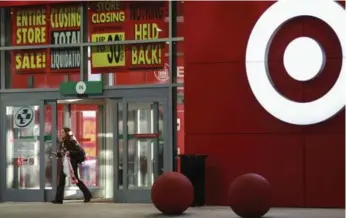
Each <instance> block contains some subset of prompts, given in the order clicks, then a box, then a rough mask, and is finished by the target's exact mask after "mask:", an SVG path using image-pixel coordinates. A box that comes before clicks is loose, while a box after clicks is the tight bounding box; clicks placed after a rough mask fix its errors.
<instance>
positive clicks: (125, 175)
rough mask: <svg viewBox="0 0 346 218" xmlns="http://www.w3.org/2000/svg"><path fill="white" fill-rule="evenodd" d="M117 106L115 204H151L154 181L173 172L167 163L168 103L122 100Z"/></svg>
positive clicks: (164, 101) (162, 99)
mask: <svg viewBox="0 0 346 218" xmlns="http://www.w3.org/2000/svg"><path fill="white" fill-rule="evenodd" d="M116 105H117V114H118V116H117V121H116V122H117V123H118V125H117V126H118V128H116V135H117V137H115V143H114V144H115V153H116V154H117V155H116V157H117V158H115V160H116V163H115V169H116V172H115V177H116V178H114V181H115V183H116V185H115V187H116V190H115V193H114V199H115V202H131V203H132V202H133V203H149V202H150V201H151V200H150V192H151V186H152V184H153V182H154V181H155V178H157V177H158V176H159V175H161V174H162V173H163V172H164V171H165V170H172V169H168V168H169V164H165V163H164V160H165V155H169V153H167V152H164V150H165V149H167V148H166V147H165V145H166V141H165V136H166V128H165V125H166V123H167V113H166V111H167V102H166V99H164V98H156V99H154V98H153V99H122V100H119V101H117V103H116ZM170 154H171V153H170ZM166 159H167V160H169V159H170V158H166Z"/></svg>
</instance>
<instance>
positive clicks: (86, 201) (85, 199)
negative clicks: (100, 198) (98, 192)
mask: <svg viewBox="0 0 346 218" xmlns="http://www.w3.org/2000/svg"><path fill="white" fill-rule="evenodd" d="M92 198H93V196H92V195H91V194H90V195H89V196H88V197H86V198H84V203H88V202H90V200H91V199H92Z"/></svg>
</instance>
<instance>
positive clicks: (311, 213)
mask: <svg viewBox="0 0 346 218" xmlns="http://www.w3.org/2000/svg"><path fill="white" fill-rule="evenodd" d="M23 217H24V218H68V217H71V218H78V217H80V218H117V217H119V218H127V217H128V218H139V217H144V218H151V217H153V218H154V217H155V218H156V217H157V218H159V217H165V216H163V215H161V214H160V213H158V211H157V210H156V209H155V208H154V206H152V205H150V204H114V203H90V204H84V203H66V204H63V205H53V204H50V203H3V204H0V218H23ZM183 217H191V218H192V217H193V218H194V217H196V218H203V217H205V218H213V217H218V218H223V217H224V218H235V217H237V216H236V215H235V214H234V213H233V212H232V211H231V209H229V208H228V207H201V208H190V209H189V210H188V211H187V212H186V214H185V215H183ZM266 217H270V218H276V217H278V218H344V217H345V210H343V209H279V208H275V209H272V210H271V211H270V212H269V213H268V214H267V216H266Z"/></svg>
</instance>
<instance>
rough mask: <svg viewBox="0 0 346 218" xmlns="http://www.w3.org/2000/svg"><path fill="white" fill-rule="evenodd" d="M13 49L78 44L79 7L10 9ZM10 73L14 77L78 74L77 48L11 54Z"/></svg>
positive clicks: (45, 6) (52, 6) (54, 6)
mask: <svg viewBox="0 0 346 218" xmlns="http://www.w3.org/2000/svg"><path fill="white" fill-rule="evenodd" d="M11 16H12V17H11V20H12V36H13V37H12V45H13V46H16V45H17V46H20V45H22V46H24V45H47V44H54V45H60V44H75V43H80V25H81V13H80V6H79V4H63V5H60V4H59V5H57V4H53V5H42V6H35V7H33V6H32V7H25V8H23V7H16V8H13V9H12V13H11ZM11 55H12V70H14V71H15V72H16V73H50V72H59V73H61V72H68V73H73V72H79V69H80V63H81V60H80V51H79V47H77V48H52V49H38V50H21V51H13V52H11Z"/></svg>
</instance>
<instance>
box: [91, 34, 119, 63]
mask: <svg viewBox="0 0 346 218" xmlns="http://www.w3.org/2000/svg"><path fill="white" fill-rule="evenodd" d="M124 40H125V32H117V33H94V34H92V35H91V41H92V42H117V41H124ZM91 66H92V68H111V67H125V66H126V52H125V45H116V44H115V45H107V46H105V45H104V46H93V47H92V49H91Z"/></svg>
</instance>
